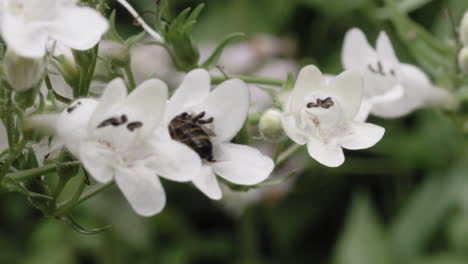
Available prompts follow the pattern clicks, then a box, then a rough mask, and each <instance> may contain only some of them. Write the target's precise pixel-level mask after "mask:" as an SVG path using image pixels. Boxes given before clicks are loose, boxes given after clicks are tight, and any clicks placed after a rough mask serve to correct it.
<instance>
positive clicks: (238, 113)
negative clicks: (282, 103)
mask: <svg viewBox="0 0 468 264" xmlns="http://www.w3.org/2000/svg"><path fill="white" fill-rule="evenodd" d="M249 104H250V99H249V88H248V87H247V85H246V84H245V83H244V82H243V81H241V80H239V79H232V80H228V81H225V82H223V83H221V84H220V85H219V86H218V87H216V89H214V90H213V91H212V92H211V93H210V94H209V95H208V96H207V97H206V98H205V100H204V101H203V102H202V103H201V104H200V105H198V106H196V107H194V108H193V110H194V111H195V112H196V113H199V112H202V111H205V112H206V115H205V116H206V117H207V118H210V117H213V120H214V121H213V123H212V126H211V127H210V129H211V130H212V131H213V132H214V133H215V134H216V137H214V139H215V140H218V141H220V142H224V141H230V140H231V139H232V138H233V137H234V136H235V135H236V134H237V132H239V130H240V129H241V128H242V126H243V125H244V122H245V119H246V117H247V113H248V111H249Z"/></svg>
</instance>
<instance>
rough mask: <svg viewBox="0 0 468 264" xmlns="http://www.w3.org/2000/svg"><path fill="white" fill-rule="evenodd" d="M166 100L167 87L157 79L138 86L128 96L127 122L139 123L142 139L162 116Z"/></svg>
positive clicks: (126, 105) (126, 102)
mask: <svg viewBox="0 0 468 264" xmlns="http://www.w3.org/2000/svg"><path fill="white" fill-rule="evenodd" d="M166 100H167V86H166V84H165V83H164V82H162V81H161V80H158V79H149V80H146V81H144V82H143V83H141V84H140V85H138V87H137V88H135V90H134V91H133V92H132V93H131V94H130V95H129V96H128V98H127V100H126V101H125V107H128V110H129V111H130V112H129V113H128V114H129V122H133V121H140V122H142V123H143V127H141V129H140V130H139V133H140V135H141V136H142V137H145V136H147V135H149V134H151V133H152V132H153V130H154V129H155V128H156V126H157V125H158V124H159V122H160V121H161V118H162V117H163V115H164V109H165V107H166Z"/></svg>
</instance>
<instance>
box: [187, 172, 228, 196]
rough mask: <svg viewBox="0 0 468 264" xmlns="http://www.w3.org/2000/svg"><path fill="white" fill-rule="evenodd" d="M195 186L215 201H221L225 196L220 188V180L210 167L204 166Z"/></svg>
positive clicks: (195, 181)
mask: <svg viewBox="0 0 468 264" xmlns="http://www.w3.org/2000/svg"><path fill="white" fill-rule="evenodd" d="M193 184H195V186H196V187H197V188H198V189H199V190H200V191H201V192H202V193H204V194H205V195H206V196H208V197H209V198H210V199H213V200H219V199H221V197H222V196H223V195H222V193H221V189H220V187H219V183H218V179H216V175H215V174H214V172H213V169H211V167H210V166H208V165H204V166H202V168H201V170H200V174H198V175H197V176H196V177H195V179H193Z"/></svg>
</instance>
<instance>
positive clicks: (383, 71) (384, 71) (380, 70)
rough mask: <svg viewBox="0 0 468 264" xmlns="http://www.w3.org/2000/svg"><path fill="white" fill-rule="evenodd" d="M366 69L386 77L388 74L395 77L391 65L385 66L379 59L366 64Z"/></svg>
mask: <svg viewBox="0 0 468 264" xmlns="http://www.w3.org/2000/svg"><path fill="white" fill-rule="evenodd" d="M367 69H368V70H369V71H370V72H371V73H373V74H378V75H381V76H382V77H386V76H388V75H390V76H392V77H396V73H395V70H394V69H393V68H391V67H385V66H384V64H383V63H382V62H381V61H377V62H376V63H375V64H372V63H369V64H367Z"/></svg>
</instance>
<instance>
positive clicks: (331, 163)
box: [307, 137, 345, 167]
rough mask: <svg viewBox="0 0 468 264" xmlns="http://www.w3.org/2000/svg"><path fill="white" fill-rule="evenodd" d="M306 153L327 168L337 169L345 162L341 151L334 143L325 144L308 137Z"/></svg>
mask: <svg viewBox="0 0 468 264" xmlns="http://www.w3.org/2000/svg"><path fill="white" fill-rule="evenodd" d="M307 151H308V152H309V155H310V156H311V157H312V158H314V159H315V160H316V161H318V162H320V163H321V164H323V165H325V166H328V167H338V166H340V165H341V164H343V162H344V160H345V158H344V153H343V150H342V149H341V147H340V146H339V145H338V144H337V143H336V142H328V143H325V142H322V141H320V140H318V139H316V138H314V137H310V138H309V142H308V143H307Z"/></svg>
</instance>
